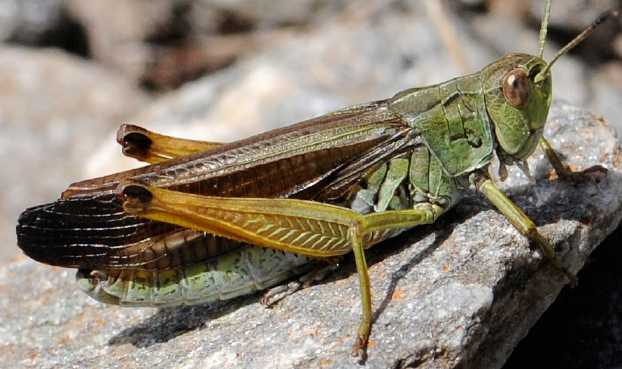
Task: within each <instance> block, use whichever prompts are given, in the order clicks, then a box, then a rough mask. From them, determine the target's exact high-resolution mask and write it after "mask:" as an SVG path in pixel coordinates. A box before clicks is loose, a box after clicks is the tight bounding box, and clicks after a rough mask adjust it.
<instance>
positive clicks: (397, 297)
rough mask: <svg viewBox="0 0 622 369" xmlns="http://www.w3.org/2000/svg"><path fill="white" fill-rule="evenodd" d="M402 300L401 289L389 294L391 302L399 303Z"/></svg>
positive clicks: (402, 292) (402, 293)
mask: <svg viewBox="0 0 622 369" xmlns="http://www.w3.org/2000/svg"><path fill="white" fill-rule="evenodd" d="M403 299H404V291H403V290H402V289H401V288H397V289H395V291H393V293H392V294H391V300H392V301H401V300H403Z"/></svg>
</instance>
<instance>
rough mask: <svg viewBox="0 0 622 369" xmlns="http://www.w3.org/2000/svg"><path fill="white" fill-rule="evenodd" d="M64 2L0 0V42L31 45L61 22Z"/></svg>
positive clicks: (61, 0) (50, 0)
mask: <svg viewBox="0 0 622 369" xmlns="http://www.w3.org/2000/svg"><path fill="white" fill-rule="evenodd" d="M63 2H64V0H0V40H2V41H6V40H13V41H18V42H26V43H33V42H36V41H38V40H40V39H41V38H42V37H44V35H45V34H46V33H47V32H49V31H51V30H52V29H54V28H56V27H58V26H59V23H60V22H61V21H62V12H63Z"/></svg>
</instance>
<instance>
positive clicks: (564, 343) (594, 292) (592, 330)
mask: <svg viewBox="0 0 622 369" xmlns="http://www.w3.org/2000/svg"><path fill="white" fill-rule="evenodd" d="M621 238H622V228H618V229H617V230H616V231H615V232H614V233H613V234H612V235H611V236H609V237H608V238H607V239H606V240H605V241H604V242H603V243H602V244H601V245H600V246H598V248H597V249H596V251H594V253H592V255H590V259H589V260H588V262H587V264H586V265H585V267H584V268H583V269H582V270H581V273H579V280H580V283H579V285H578V287H577V288H565V289H563V290H562V292H561V293H560V294H559V297H558V298H557V300H555V302H554V303H553V305H551V307H550V308H549V309H548V310H547V311H546V312H545V313H544V315H542V317H541V318H540V320H539V321H538V323H536V325H535V326H534V327H533V328H532V330H531V331H530V332H529V334H528V335H527V337H525V339H524V340H522V341H521V343H520V344H519V345H518V346H517V347H516V349H515V350H514V352H513V353H512V356H510V358H509V359H508V361H507V362H506V364H505V366H504V367H503V369H522V368H565V369H584V368H603V369H606V368H619V367H620V365H621V364H622V331H621V330H620V329H619V327H621V326H622V310H621V309H620V307H622V294H620V292H619V290H620V285H622V269H620V268H619V260H620V257H621V256H622V249H621V248H620V239H621Z"/></svg>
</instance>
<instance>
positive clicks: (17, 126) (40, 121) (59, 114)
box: [0, 46, 148, 259]
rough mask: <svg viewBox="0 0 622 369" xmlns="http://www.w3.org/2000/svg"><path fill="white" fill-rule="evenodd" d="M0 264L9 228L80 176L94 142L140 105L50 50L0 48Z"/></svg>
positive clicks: (105, 78) (126, 87)
mask: <svg viewBox="0 0 622 369" xmlns="http://www.w3.org/2000/svg"><path fill="white" fill-rule="evenodd" d="M0 86H2V88H1V90H0V107H1V108H0V132H1V134H0V163H2V176H0V186H1V187H2V191H1V192H0V259H2V258H3V257H4V255H12V254H14V245H15V221H16V219H17V216H18V215H19V213H20V212H21V211H22V210H23V209H24V208H25V207H26V206H32V205H35V204H38V203H42V202H47V201H49V200H50V199H55V198H57V197H58V195H59V194H60V192H62V191H63V190H64V189H65V188H66V186H67V185H68V184H69V183H70V182H73V181H77V180H79V179H81V178H83V176H84V172H83V167H84V161H85V158H86V157H88V155H89V154H90V153H92V152H93V147H96V146H97V144H98V142H100V140H102V136H104V135H109V136H108V137H107V139H108V140H114V135H113V134H112V132H111V131H112V127H115V126H117V125H118V124H119V122H120V121H122V120H123V119H125V117H127V116H129V115H130V114H131V113H132V112H134V111H135V109H140V107H141V106H142V105H143V104H144V103H146V102H147V100H148V99H147V97H146V96H145V95H144V94H143V93H142V92H141V91H139V90H138V89H137V88H136V87H135V86H133V85H132V84H130V83H129V82H128V81H126V80H124V79H122V78H121V77H120V76H119V75H117V74H115V73H113V72H111V71H109V70H106V69H104V68H102V67H100V66H97V65H95V64H91V63H88V62H86V61H84V60H82V59H80V58H76V57H72V56H70V55H68V54H65V53H62V52H60V51H58V50H52V49H49V50H45V49H40V50H34V49H27V48H21V47H9V46H3V47H0Z"/></svg>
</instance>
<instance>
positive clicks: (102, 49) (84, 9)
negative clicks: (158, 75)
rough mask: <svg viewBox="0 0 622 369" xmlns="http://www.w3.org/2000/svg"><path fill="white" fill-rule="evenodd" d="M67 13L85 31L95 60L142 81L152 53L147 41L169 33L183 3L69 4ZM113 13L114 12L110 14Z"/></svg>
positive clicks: (112, 0)
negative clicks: (173, 19)
mask: <svg viewBox="0 0 622 369" xmlns="http://www.w3.org/2000/svg"><path fill="white" fill-rule="evenodd" d="M66 2H67V8H68V12H69V13H70V14H71V15H72V16H73V17H75V18H76V19H77V20H78V21H79V22H80V23H81V24H82V25H83V26H84V28H85V30H86V32H87V35H88V40H89V46H90V49H91V52H92V54H93V57H94V58H95V59H96V60H98V61H99V62H100V63H102V64H104V65H107V66H109V67H111V68H115V69H117V70H119V71H121V72H122V73H123V74H124V75H125V76H126V77H129V78H131V79H133V80H135V81H139V80H140V77H141V76H142V74H143V73H144V70H145V68H146V65H147V64H148V63H149V62H150V61H151V58H152V57H153V55H152V50H151V48H150V46H149V45H148V44H147V42H146V41H147V39H148V38H149V37H152V36H154V35H156V34H157V32H158V31H164V30H166V27H167V25H168V24H169V22H171V21H172V18H173V9H174V8H175V6H177V5H179V3H180V1H167V0H137V1H123V0H121V1H119V0H110V1H105V0H104V1H102V0H94V1H80V0H66ZM110 9H114V11H110Z"/></svg>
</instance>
